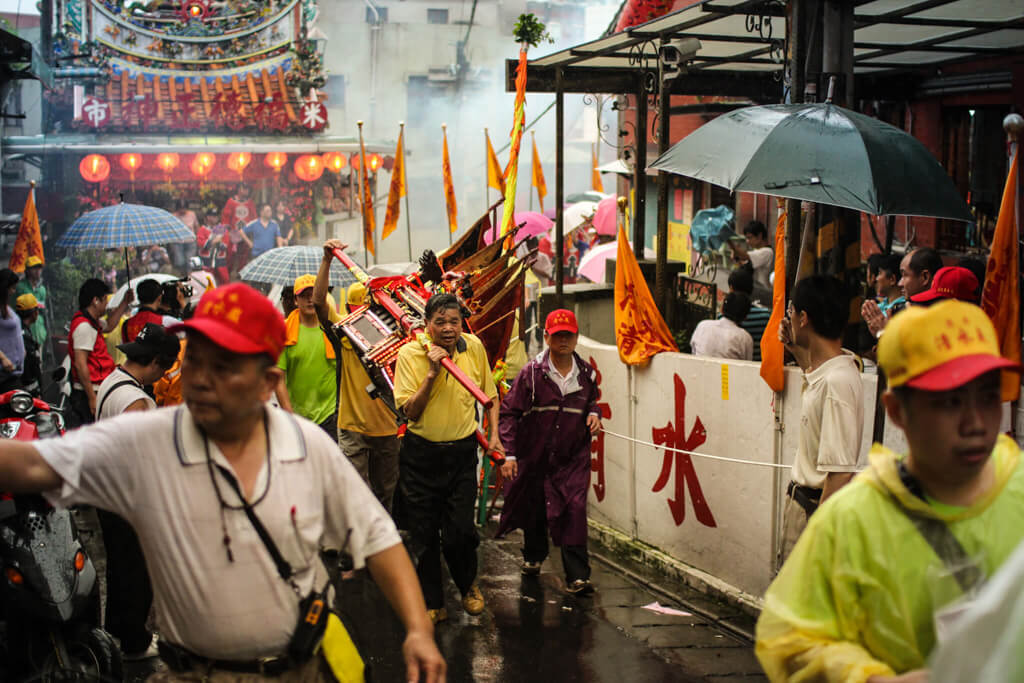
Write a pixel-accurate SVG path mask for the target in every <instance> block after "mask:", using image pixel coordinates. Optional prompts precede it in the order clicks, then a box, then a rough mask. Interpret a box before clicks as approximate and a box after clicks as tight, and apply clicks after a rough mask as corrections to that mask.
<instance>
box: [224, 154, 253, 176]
mask: <svg viewBox="0 0 1024 683" xmlns="http://www.w3.org/2000/svg"><path fill="white" fill-rule="evenodd" d="M250 161H252V155H251V154H249V153H248V152H234V153H232V154H231V155H230V156H229V157H228V168H230V169H231V170H232V171H234V172H235V173H237V174H238V177H239V178H241V177H242V172H243V171H245V167H246V166H248V165H249V162H250Z"/></svg>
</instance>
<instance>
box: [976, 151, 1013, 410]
mask: <svg viewBox="0 0 1024 683" xmlns="http://www.w3.org/2000/svg"><path fill="white" fill-rule="evenodd" d="M1019 171H1020V152H1016V153H1014V155H1013V161H1012V162H1010V172H1009V174H1007V176H1006V187H1005V188H1004V189H1003V201H1002V203H1001V204H1000V205H999V218H998V219H997V220H996V231H995V234H994V235H993V236H992V247H991V249H990V251H989V257H988V266H987V267H986V269H985V288H984V289H983V290H982V294H981V307H982V308H983V309H984V310H985V313H987V314H988V317H989V318H991V319H992V324H993V325H994V326H995V328H996V337H998V338H999V352H1000V353H1001V354H1002V355H1003V356H1004V357H1005V358H1009V359H1010V360H1012V361H1015V362H1017V363H1019V362H1020V322H1019V321H1020V292H1019V291H1018V289H1017V284H1018V282H1019V281H1020V263H1019V262H1018V259H1017V244H1018V242H1017V240H1018V239H1019V237H1018V232H1019V226H1018V224H1017V221H1018V219H1017V212H1018V211H1019V209H1020V207H1018V206H1017V201H1018V198H1017V194H1018V193H1019V192H1020V186H1019V185H1018V176H1019V173H1018V172H1019ZM1002 396H1003V400H1004V401H1016V400H1017V399H1018V398H1019V397H1020V377H1019V376H1018V375H1016V374H1013V373H1009V372H1004V373H1003V388H1002Z"/></svg>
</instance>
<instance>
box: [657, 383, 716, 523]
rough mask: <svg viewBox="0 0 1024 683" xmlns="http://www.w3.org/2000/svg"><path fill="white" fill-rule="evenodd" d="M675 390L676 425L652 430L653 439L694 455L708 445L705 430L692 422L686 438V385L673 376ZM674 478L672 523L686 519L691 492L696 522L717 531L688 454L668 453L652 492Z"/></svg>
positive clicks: (662, 444) (658, 489) (697, 420)
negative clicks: (701, 447)
mask: <svg viewBox="0 0 1024 683" xmlns="http://www.w3.org/2000/svg"><path fill="white" fill-rule="evenodd" d="M673 384H674V387H675V424H673V423H672V422H669V423H668V424H667V425H665V426H664V427H662V428H660V429H659V428H657V427H654V428H652V429H651V437H652V438H653V439H654V443H656V444H659V445H661V446H667V447H668V448H676V449H680V450H684V451H692V450H694V449H696V448H697V447H698V446H700V445H701V444H703V443H704V442H705V441H707V438H708V435H707V432H706V431H705V430H704V423H702V422H701V421H700V418H699V417H697V418H695V419H694V421H693V428H692V429H691V430H690V435H689V436H686V437H684V436H683V434H684V432H685V429H686V385H685V384H683V380H681V379H680V378H679V375H674V376H673ZM673 474H674V475H675V478H674V488H673V497H671V498H669V499H668V507H669V510H670V511H671V512H672V519H673V521H675V523H676V526H679V525H680V524H682V523H683V520H684V519H686V491H687V490H689V491H690V498H691V499H692V500H693V511H694V513H695V514H696V515H697V521H698V522H700V523H701V524H703V525H704V526H710V527H715V526H718V525H717V524H716V523H715V516H714V515H712V514H711V508H710V507H708V502H707V501H706V500H705V499H704V492H703V491H702V490H701V488H700V481H699V480H698V479H697V472H696V470H694V468H693V460H691V459H690V455H689V453H679V452H677V451H670V450H665V456H664V460H663V462H662V465H661V474H659V475H658V480H657V481H656V482H654V486H653V487H652V488H651V491H652V492H654V493H657V492H659V491H661V490H662V489H663V488H665V486H666V485H667V484H668V478H669V476H670V475H673Z"/></svg>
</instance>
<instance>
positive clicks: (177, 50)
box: [53, 0, 327, 133]
mask: <svg viewBox="0 0 1024 683" xmlns="http://www.w3.org/2000/svg"><path fill="white" fill-rule="evenodd" d="M56 9H57V12H58V16H56V17H55V19H56V22H57V25H58V28H59V30H58V31H57V32H56V35H55V40H54V47H55V53H56V56H57V57H58V59H61V60H62V61H66V62H73V63H75V64H76V65H77V66H86V65H88V66H93V67H96V68H97V69H98V75H97V76H96V77H95V78H93V81H92V83H91V84H89V85H87V86H86V93H85V95H86V97H85V99H84V101H83V102H82V106H80V107H77V108H76V109H74V111H71V112H67V113H71V114H72V116H71V117H70V118H71V120H70V121H69V122H68V124H69V125H70V127H71V128H72V129H75V130H80V131H97V130H98V129H101V128H103V129H108V130H109V131H110V132H134V131H159V132H166V131H168V130H170V131H221V132H224V131H230V132H242V131H246V132H268V133H281V132H289V133H303V132H306V133H313V132H319V131H321V130H323V129H324V128H325V127H326V126H327V110H326V108H325V107H324V106H323V104H322V102H321V100H322V99H323V97H324V96H323V94H322V93H319V92H318V89H319V88H321V87H323V85H324V81H325V77H324V73H323V61H322V57H321V54H320V51H319V50H318V49H317V43H318V42H322V41H317V40H313V39H311V38H310V36H314V35H319V31H317V30H316V29H315V26H314V23H315V21H316V16H317V11H316V5H315V3H314V2H313V0H183V1H175V2H161V1H160V0H152V1H151V2H138V1H137V0H136V1H133V2H116V1H114V0H68V1H67V2H64V3H58V5H57V8H56ZM53 97H54V98H55V99H56V100H58V102H60V103H63V104H66V105H71V99H72V97H73V94H72V93H71V92H69V91H67V90H65V91H59V90H58V91H56V93H55V94H54V95H53Z"/></svg>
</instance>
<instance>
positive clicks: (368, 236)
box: [357, 121, 377, 256]
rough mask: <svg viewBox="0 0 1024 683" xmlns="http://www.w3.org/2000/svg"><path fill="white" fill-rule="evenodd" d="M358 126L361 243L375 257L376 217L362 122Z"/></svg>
mask: <svg viewBox="0 0 1024 683" xmlns="http://www.w3.org/2000/svg"><path fill="white" fill-rule="evenodd" d="M357 123H358V125H359V179H360V184H361V185H362V188H360V189H362V191H363V196H362V204H363V243H364V244H365V245H366V250H367V251H368V252H370V253H371V254H373V255H374V256H376V255H377V252H376V250H375V247H374V244H373V239H374V235H376V234H377V217H376V216H374V214H373V188H372V187H370V174H369V172H368V171H367V168H366V145H365V144H364V143H363V122H362V121H358V122H357Z"/></svg>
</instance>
